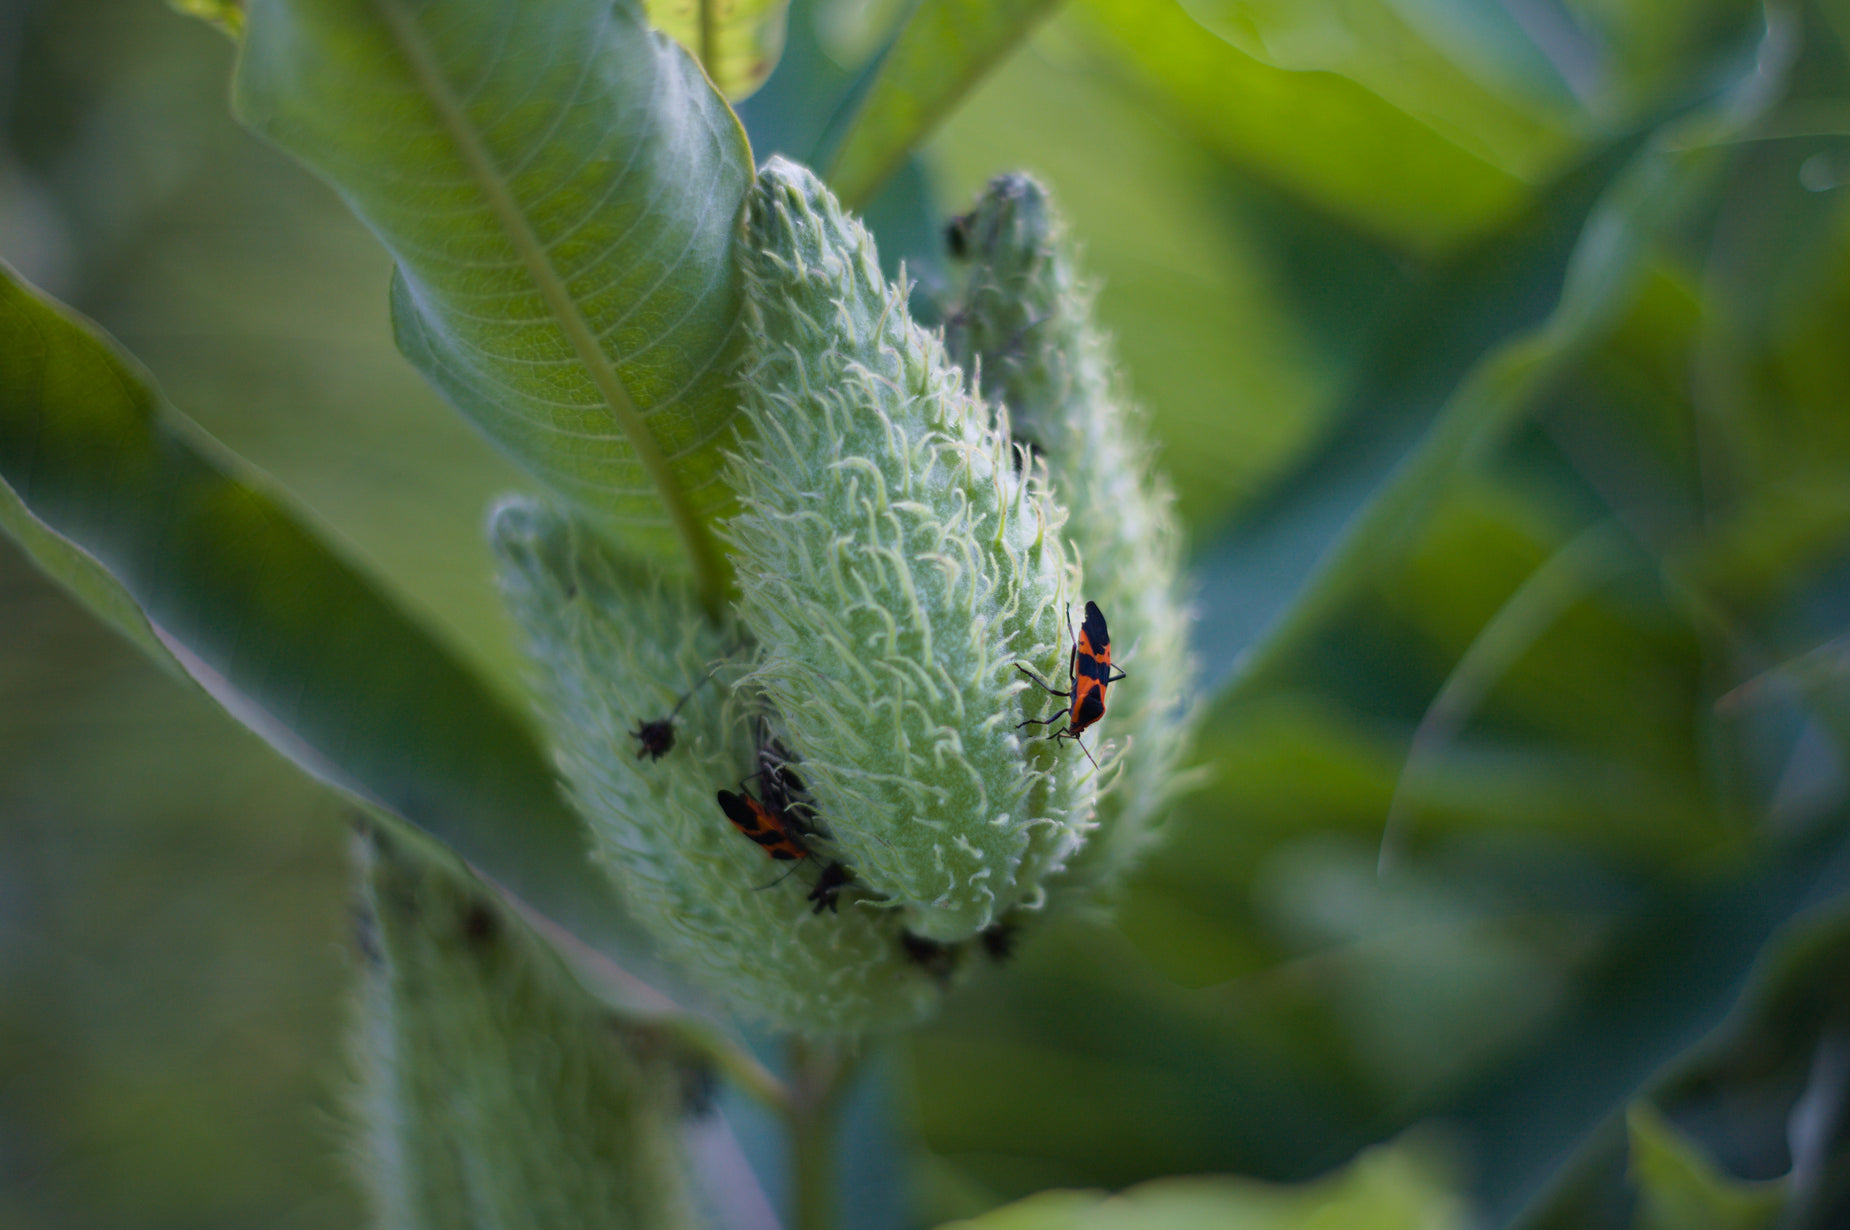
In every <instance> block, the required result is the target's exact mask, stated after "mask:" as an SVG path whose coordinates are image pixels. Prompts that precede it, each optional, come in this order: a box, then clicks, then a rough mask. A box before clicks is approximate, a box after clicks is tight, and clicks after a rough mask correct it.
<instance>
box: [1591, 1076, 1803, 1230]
mask: <svg viewBox="0 0 1850 1230" xmlns="http://www.w3.org/2000/svg"><path fill="white" fill-rule="evenodd" d="M1625 1131H1626V1135H1627V1136H1628V1137H1629V1138H1630V1142H1631V1175H1632V1182H1633V1183H1635V1184H1636V1185H1637V1187H1638V1194H1639V1197H1640V1201H1641V1207H1640V1209H1639V1219H1638V1223H1637V1225H1638V1230H1686V1228H1687V1227H1701V1228H1702V1230H1768V1227H1770V1226H1772V1225H1773V1223H1774V1219H1775V1218H1777V1217H1778V1216H1779V1212H1780V1208H1781V1206H1782V1205H1784V1203H1785V1197H1786V1184H1785V1182H1784V1180H1779V1179H1775V1180H1772V1181H1770V1182H1765V1183H1749V1182H1746V1181H1744V1180H1741V1179H1736V1178H1733V1177H1732V1176H1730V1175H1727V1174H1725V1173H1723V1172H1722V1171H1721V1170H1719V1169H1718V1168H1717V1167H1716V1165H1715V1163H1714V1162H1713V1161H1712V1160H1710V1159H1709V1158H1708V1157H1707V1156H1705V1155H1704V1154H1703V1152H1702V1149H1701V1148H1700V1147H1699V1146H1698V1145H1697V1144H1696V1142H1695V1141H1693V1140H1691V1139H1690V1138H1689V1137H1687V1136H1685V1135H1683V1133H1681V1132H1679V1131H1677V1130H1676V1128H1674V1127H1672V1126H1671V1124H1670V1122H1669V1121H1668V1120H1666V1119H1665V1118H1664V1117H1663V1116H1662V1115H1660V1114H1659V1113H1658V1112H1657V1111H1656V1109H1655V1108H1653V1107H1652V1106H1651V1104H1650V1103H1649V1102H1634V1103H1632V1104H1631V1105H1630V1106H1629V1107H1627V1108H1626V1110H1625Z"/></svg>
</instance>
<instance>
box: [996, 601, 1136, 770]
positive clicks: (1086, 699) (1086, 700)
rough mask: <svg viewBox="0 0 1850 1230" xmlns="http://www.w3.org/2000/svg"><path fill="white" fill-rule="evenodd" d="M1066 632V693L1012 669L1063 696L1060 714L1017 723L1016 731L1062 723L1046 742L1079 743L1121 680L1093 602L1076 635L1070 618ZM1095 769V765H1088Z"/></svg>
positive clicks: (1025, 670) (1024, 669)
mask: <svg viewBox="0 0 1850 1230" xmlns="http://www.w3.org/2000/svg"><path fill="white" fill-rule="evenodd" d="M1066 632H1067V635H1068V636H1072V637H1073V651H1072V654H1071V655H1070V656H1069V657H1068V659H1067V664H1066V671H1067V676H1068V679H1069V683H1068V687H1067V690H1066V691H1064V692H1062V691H1060V690H1058V689H1057V688H1055V687H1054V686H1053V685H1052V684H1050V683H1048V682H1047V681H1046V680H1045V679H1042V678H1041V677H1040V676H1039V675H1036V674H1035V673H1034V672H1033V671H1031V670H1029V669H1028V668H1027V667H1025V666H1020V665H1017V666H1016V668H1015V669H1016V670H1018V671H1020V672H1021V673H1022V674H1024V675H1026V676H1027V677H1028V678H1030V679H1032V680H1034V682H1035V683H1036V684H1037V685H1038V686H1039V687H1040V688H1041V689H1042V690H1043V691H1045V692H1047V693H1048V694H1049V695H1052V696H1064V697H1066V698H1067V699H1068V702H1069V703H1068V705H1067V707H1066V711H1065V712H1064V713H1056V714H1055V715H1054V716H1053V717H1048V718H1029V719H1028V720H1027V721H1025V722H1018V723H1016V725H1015V729H1016V730H1020V729H1021V728H1022V727H1023V726H1054V725H1058V724H1059V723H1060V722H1061V721H1062V720H1064V721H1065V722H1066V727H1065V729H1063V730H1056V731H1054V732H1053V733H1051V734H1049V735H1048V736H1047V737H1048V738H1049V739H1071V740H1072V741H1073V742H1075V743H1079V736H1080V735H1082V734H1084V733H1085V732H1086V730H1087V729H1088V728H1089V727H1091V726H1092V725H1093V724H1094V723H1095V722H1097V721H1098V720H1099V719H1100V718H1102V717H1104V716H1105V692H1106V689H1108V688H1109V687H1110V686H1111V685H1112V684H1114V683H1116V682H1117V681H1118V680H1120V679H1122V678H1124V672H1123V671H1117V672H1116V673H1115V674H1114V673H1113V671H1114V670H1116V668H1115V667H1113V666H1112V664H1111V632H1110V630H1109V629H1107V628H1106V627H1105V614H1104V612H1103V611H1100V610H1099V609H1098V604H1097V603H1096V602H1088V603H1086V620H1085V622H1084V623H1082V624H1080V625H1079V634H1078V635H1077V636H1074V635H1073V617H1072V615H1071V614H1069V615H1068V616H1067V617H1066ZM1079 750H1080V751H1082V752H1085V753H1086V759H1088V760H1091V759H1092V753H1091V752H1090V751H1087V750H1086V745H1085V744H1083V743H1079ZM1092 763H1093V765H1094V766H1095V767H1096V766H1097V764H1098V762H1097V761H1096V760H1094V761H1092Z"/></svg>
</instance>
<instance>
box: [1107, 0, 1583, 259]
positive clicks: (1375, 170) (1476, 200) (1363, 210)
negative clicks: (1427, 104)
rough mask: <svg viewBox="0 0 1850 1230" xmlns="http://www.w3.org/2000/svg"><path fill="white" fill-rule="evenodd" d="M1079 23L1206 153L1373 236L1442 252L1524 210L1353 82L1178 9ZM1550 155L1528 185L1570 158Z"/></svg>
mask: <svg viewBox="0 0 1850 1230" xmlns="http://www.w3.org/2000/svg"><path fill="white" fill-rule="evenodd" d="M1080 11H1081V12H1083V13H1085V14H1087V15H1088V16H1090V17H1091V18H1092V19H1093V21H1094V22H1095V23H1096V24H1097V26H1098V27H1099V29H1100V32H1101V34H1102V35H1103V37H1104V38H1105V39H1106V40H1107V42H1108V45H1111V46H1114V47H1115V48H1117V49H1118V52H1119V54H1121V55H1122V56H1123V57H1124V58H1125V60H1126V61H1127V62H1128V63H1129V64H1130V65H1132V66H1133V67H1134V68H1135V69H1136V70H1137V72H1138V78H1139V81H1140V83H1141V84H1144V85H1145V86H1146V87H1147V88H1149V89H1151V90H1153V91H1156V92H1157V93H1158V94H1159V95H1160V96H1162V97H1163V98H1165V99H1166V100H1167V101H1168V102H1169V103H1170V105H1171V107H1172V108H1173V109H1174V110H1175V112H1176V113H1177V114H1178V115H1179V116H1180V117H1181V119H1182V120H1183V121H1184V122H1185V123H1186V124H1188V125H1189V126H1190V127H1191V128H1192V129H1193V130H1194V131H1195V132H1196V133H1197V134H1198V135H1199V137H1200V139H1201V140H1202V141H1203V142H1204V143H1206V144H1207V145H1209V146H1210V147H1212V148H1213V149H1215V150H1217V151H1218V152H1219V153H1220V154H1221V155H1222V156H1223V157H1225V158H1227V159H1228V160H1229V161H1231V162H1233V163H1234V164H1235V165H1237V166H1239V167H1241V168H1243V169H1244V170H1246V171H1247V172H1249V173H1250V174H1253V175H1257V176H1259V177H1261V178H1263V179H1267V180H1270V181H1273V182H1276V183H1278V184H1279V185H1280V186H1282V187H1284V188H1286V189H1288V190H1290V191H1292V192H1295V193H1298V194H1300V195H1302V196H1303V197H1304V198H1305V199H1307V200H1310V201H1313V202H1316V203H1317V204H1319V205H1321V206H1322V207H1323V208H1325V209H1328V210H1330V211H1331V212H1333V213H1336V214H1338V215H1340V216H1341V217H1344V218H1347V219H1349V220H1351V221H1353V222H1354V223H1355V224H1356V225H1358V226H1361V227H1363V228H1365V229H1367V230H1369V231H1371V232H1373V233H1374V234H1377V235H1380V236H1383V237H1385V238H1388V239H1391V240H1393V241H1394V242H1396V243H1398V244H1401V245H1403V246H1406V247H1410V248H1413V249H1415V250H1418V251H1422V252H1431V253H1436V252H1442V251H1445V250H1448V249H1451V248H1455V247H1457V246H1458V245H1459V244H1460V243H1461V242H1462V241H1465V240H1468V239H1470V238H1473V237H1475V236H1479V235H1482V234H1483V233H1484V232H1486V231H1487V230H1489V229H1491V228H1493V227H1494V226H1496V225H1497V224H1498V223H1499V222H1501V221H1504V220H1506V219H1508V218H1510V217H1511V216H1512V215H1514V214H1515V213H1517V212H1519V211H1520V210H1521V208H1522V206H1523V203H1524V200H1525V197H1526V196H1527V189H1526V187H1525V185H1524V184H1523V182H1522V180H1521V178H1519V177H1518V176H1517V175H1515V174H1513V173H1512V172H1511V171H1510V170H1509V169H1507V168H1505V167H1501V166H1498V165H1495V164H1494V163H1492V162H1491V161H1489V160H1487V159H1486V158H1485V157H1484V156H1482V155H1480V154H1476V153H1473V152H1472V151H1471V150H1469V149H1467V148H1465V147H1463V146H1461V145H1460V144H1459V143H1458V142H1456V141H1454V140H1452V139H1450V138H1448V137H1447V136H1444V135H1442V134H1440V133H1439V132H1437V131H1435V130H1434V129H1433V128H1431V127H1429V126H1428V125H1427V124H1425V123H1422V122H1421V121H1420V120H1419V119H1416V118H1415V117H1414V116H1412V115H1409V114H1408V113H1407V112H1406V111H1403V110H1401V109H1400V108H1399V107H1396V106H1395V105H1393V103H1391V102H1389V101H1387V100H1386V99H1384V98H1382V97H1381V95H1379V94H1377V93H1374V92H1372V91H1370V90H1369V89H1368V88H1367V87H1365V86H1363V85H1361V84H1359V83H1357V82H1355V81H1351V80H1349V79H1348V78H1346V77H1342V76H1338V75H1337V74H1335V73H1328V72H1291V71H1287V70H1286V69H1284V68H1279V67H1274V66H1273V65H1271V64H1265V63H1261V62H1260V61H1258V60H1256V59H1254V58H1252V57H1251V56H1249V55H1247V54H1245V53H1244V52H1242V51H1241V50H1240V49H1239V48H1237V47H1236V46H1234V45H1233V44H1232V43H1230V42H1228V41H1226V40H1225V39H1222V38H1219V37H1217V36H1216V35H1214V34H1213V33H1211V32H1210V31H1209V30H1207V29H1206V28H1205V27H1203V26H1202V25H1201V24H1200V23H1199V22H1197V21H1196V20H1195V19H1194V18H1193V17H1191V16H1190V15H1189V13H1188V12H1187V11H1186V10H1185V9H1184V8H1183V6H1182V5H1181V4H1179V3H1176V0H1160V2H1157V3H1149V2H1147V0H1088V2H1087V3H1086V4H1085V5H1084V6H1082V8H1081V9H1080ZM1545 145H1546V148H1545V151H1544V152H1538V154H1536V155H1534V156H1533V157H1532V160H1530V161H1529V162H1528V165H1527V167H1526V169H1527V170H1529V171H1531V172H1532V173H1534V172H1541V173H1543V174H1545V173H1546V172H1545V168H1546V167H1547V166H1548V165H1549V164H1551V163H1552V162H1554V161H1556V160H1558V159H1560V158H1562V157H1564V156H1567V155H1568V154H1569V151H1570V149H1571V146H1569V145H1567V143H1565V142H1562V141H1559V140H1558V139H1557V140H1553V141H1549V142H1546V143H1545Z"/></svg>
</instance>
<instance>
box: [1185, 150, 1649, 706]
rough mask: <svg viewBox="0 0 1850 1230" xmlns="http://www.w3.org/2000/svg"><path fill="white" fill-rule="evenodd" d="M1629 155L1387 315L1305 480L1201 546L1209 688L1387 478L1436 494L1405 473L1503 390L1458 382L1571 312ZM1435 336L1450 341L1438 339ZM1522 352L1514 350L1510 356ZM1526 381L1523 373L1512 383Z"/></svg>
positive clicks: (1553, 196)
mask: <svg viewBox="0 0 1850 1230" xmlns="http://www.w3.org/2000/svg"><path fill="white" fill-rule="evenodd" d="M1627 152H1629V147H1622V148H1615V149H1612V150H1608V151H1607V152H1605V153H1604V154H1602V155H1600V156H1599V157H1597V158H1595V159H1592V160H1591V161H1589V162H1588V163H1587V164H1586V165H1585V166H1583V167H1581V168H1579V169H1577V170H1576V171H1575V172H1574V173H1573V174H1572V175H1569V176H1567V177H1565V178H1564V179H1562V180H1561V181H1560V182H1559V183H1557V184H1555V185H1554V186H1553V187H1552V188H1551V189H1550V190H1549V192H1548V193H1547V194H1546V195H1545V196H1544V197H1543V198H1542V199H1541V200H1540V201H1539V202H1538V204H1537V207H1536V209H1535V210H1534V211H1533V212H1532V213H1531V214H1530V215H1527V216H1525V217H1524V218H1523V219H1522V221H1521V222H1520V223H1518V224H1516V225H1513V226H1511V227H1509V228H1507V229H1506V230H1505V231H1504V232H1503V233H1501V234H1499V235H1498V236H1497V237H1496V238H1495V239H1494V240H1492V241H1488V242H1486V244H1485V245H1484V246H1483V247H1482V248H1480V249H1477V250H1474V251H1473V252H1471V253H1469V254H1467V255H1465V256H1464V257H1462V258H1461V259H1459V260H1458V261H1456V262H1455V263H1453V264H1452V265H1451V266H1449V267H1448V268H1447V269H1446V270H1444V271H1443V272H1442V273H1441V274H1440V275H1439V276H1438V277H1437V278H1436V279H1435V280H1434V281H1433V282H1432V283H1431V284H1430V285H1428V286H1426V287H1422V288H1420V289H1419V290H1417V291H1416V292H1415V293H1414V294H1413V295H1412V296H1410V298H1409V301H1408V302H1407V303H1405V304H1404V306H1403V309H1402V310H1398V311H1390V312H1388V313H1387V314H1386V319H1387V320H1388V322H1389V324H1388V326H1387V327H1386V328H1385V329H1384V330H1383V331H1382V333H1381V335H1380V336H1379V337H1378V338H1377V340H1376V342H1375V343H1374V345H1373V346H1371V348H1370V351H1369V355H1368V357H1366V358H1364V359H1363V360H1362V362H1361V364H1360V366H1359V369H1358V371H1357V374H1356V377H1355V380H1354V383H1353V385H1352V386H1351V390H1350V392H1349V394H1348V395H1347V396H1346V397H1344V398H1343V400H1342V403H1341V404H1340V405H1339V407H1338V409H1337V410H1336V411H1335V412H1334V413H1333V415H1332V416H1331V423H1330V427H1329V429H1328V431H1327V434H1326V437H1325V440H1326V442H1325V443H1324V445H1323V446H1322V447H1321V448H1319V449H1315V450H1311V451H1310V452H1309V453H1308V454H1307V455H1306V457H1305V459H1304V460H1303V461H1302V462H1301V463H1300V465H1299V466H1298V467H1297V469H1296V476H1295V477H1294V478H1293V479H1292V480H1290V481H1289V482H1287V483H1286V484H1285V485H1283V486H1282V487H1281V488H1279V489H1278V491H1277V492H1276V493H1275V494H1274V495H1272V496H1271V497H1270V498H1269V499H1267V500H1266V501H1265V502H1263V503H1262V504H1261V505H1260V506H1258V507H1256V508H1253V509H1250V510H1248V511H1247V512H1246V513H1245V514H1244V515H1243V516H1242V517H1241V518H1240V521H1239V523H1238V524H1237V525H1236V526H1235V527H1233V528H1232V529H1231V530H1230V531H1229V532H1228V533H1226V534H1225V535H1224V536H1223V537H1222V538H1221V539H1220V540H1219V541H1218V542H1215V543H1211V544H1209V545H1208V546H1207V547H1205V548H1204V549H1203V550H1202V551H1201V552H1200V553H1199V554H1198V555H1197V559H1196V570H1197V572H1198V573H1199V574H1200V576H1201V578H1202V595H1201V606H1202V619H1201V621H1200V623H1199V624H1198V631H1197V635H1198V640H1197V644H1198V645H1199V646H1200V653H1201V657H1202V660H1203V662H1204V663H1205V664H1206V673H1205V676H1204V679H1203V685H1204V687H1205V688H1207V689H1208V690H1210V691H1211V690H1212V689H1213V688H1214V687H1216V686H1217V685H1219V684H1220V683H1222V682H1223V681H1225V680H1226V679H1227V678H1228V677H1229V676H1230V675H1231V674H1232V673H1233V671H1234V669H1235V666H1236V661H1237V660H1238V659H1239V657H1240V655H1241V654H1242V652H1246V651H1249V647H1251V646H1252V645H1253V644H1254V643H1255V642H1257V641H1259V640H1260V638H1261V637H1262V636H1263V635H1265V634H1266V633H1267V630H1268V629H1271V628H1275V627H1276V626H1277V624H1278V621H1279V620H1281V619H1283V618H1284V617H1285V612H1286V610H1287V608H1288V607H1289V605H1290V604H1291V603H1292V602H1293V601H1295V600H1297V599H1298V596H1299V595H1300V593H1302V592H1303V590H1304V587H1306V586H1307V585H1309V584H1311V583H1312V582H1311V578H1312V577H1314V576H1316V575H1318V574H1319V573H1322V574H1323V575H1326V576H1327V575H1328V573H1327V572H1324V569H1325V567H1326V566H1327V565H1326V562H1325V558H1326V557H1325V552H1326V551H1329V550H1331V549H1332V544H1334V543H1336V542H1338V541H1340V540H1341V539H1342V538H1343V536H1344V535H1345V533H1348V532H1350V531H1351V530H1352V528H1353V527H1354V526H1355V525H1356V524H1357V522H1358V519H1359V517H1360V515H1361V513H1362V510H1363V509H1364V508H1367V507H1369V506H1370V502H1371V500H1374V499H1376V498H1378V497H1379V496H1380V494H1381V493H1382V492H1383V491H1384V490H1385V484H1387V483H1389V482H1393V483H1394V485H1395V486H1396V487H1397V488H1400V489H1402V490H1405V491H1407V492H1408V494H1409V496H1413V495H1424V496H1426V497H1428V498H1429V497H1431V496H1432V495H1434V494H1436V492H1434V491H1431V490H1429V489H1426V488H1422V487H1416V486H1414V483H1413V479H1414V477H1416V476H1412V475H1410V474H1406V473H1402V475H1401V476H1400V477H1399V478H1398V479H1396V478H1395V477H1394V476H1395V475H1396V472H1397V471H1399V470H1400V469H1401V467H1402V466H1403V464H1405V463H1407V462H1408V461H1409V460H1410V459H1411V458H1412V456H1413V455H1414V452H1415V450H1416V449H1417V448H1420V447H1422V446H1423V445H1424V444H1425V442H1426V441H1431V440H1434V439H1436V438H1437V437H1436V423H1437V422H1438V421H1440V417H1441V415H1442V414H1445V413H1449V414H1451V415H1454V416H1460V417H1463V416H1477V415H1489V414H1490V413H1492V412H1493V407H1492V406H1490V405H1489V404H1487V403H1485V402H1483V401H1469V400H1466V399H1467V398H1469V397H1471V396H1473V395H1475V396H1476V397H1479V398H1483V397H1486V396H1489V395H1491V394H1493V393H1495V392H1497V391H1498V386H1497V384H1496V382H1495V381H1493V380H1492V379H1491V374H1490V372H1489V371H1488V370H1484V371H1480V373H1479V376H1478V384H1477V386H1476V387H1475V388H1473V387H1472V386H1469V385H1467V386H1466V388H1465V389H1464V390H1461V391H1460V392H1459V393H1458V394H1454V396H1453V400H1452V403H1451V406H1450V409H1449V410H1442V407H1444V406H1445V405H1446V393H1447V391H1448V390H1451V389H1453V388H1454V387H1455V386H1457V385H1458V383H1459V381H1461V380H1462V379H1464V377H1465V376H1466V373H1467V372H1469V371H1470V369H1471V366H1472V364H1473V363H1474V362H1477V361H1478V360H1479V358H1480V356H1482V355H1483V354H1484V353H1485V351H1487V350H1491V349H1493V348H1494V347H1496V346H1498V345H1499V344H1502V343H1506V342H1507V341H1508V339H1509V338H1511V337H1512V336H1513V335H1517V334H1520V333H1522V332H1523V331H1525V330H1531V329H1534V328H1535V327H1536V326H1537V325H1538V324H1539V323H1540V322H1542V321H1543V320H1545V319H1546V318H1547V314H1548V313H1549V312H1550V311H1551V310H1559V306H1558V305H1559V303H1560V296H1561V284H1562V278H1563V276H1564V272H1565V270H1566V268H1567V266H1568V264H1569V262H1570V260H1572V259H1573V257H1574V254H1575V252H1576V250H1577V247H1578V246H1579V244H1580V243H1581V242H1583V241H1584V234H1585V228H1586V225H1587V219H1588V218H1589V216H1590V214H1591V212H1592V210H1593V209H1594V207H1595V204H1596V202H1597V201H1598V199H1599V196H1600V194H1601V193H1603V192H1604V191H1606V190H1607V189H1608V187H1609V186H1610V184H1611V182H1612V179H1613V176H1614V175H1615V174H1617V173H1618V171H1619V169H1620V168H1621V166H1622V165H1623V163H1624V158H1625V155H1626V153H1627ZM1434 338H1446V339H1448V340H1447V342H1446V344H1444V345H1432V344H1431V341H1432V339H1434ZM1531 345H1532V343H1531ZM1516 358H1517V356H1516V352H1515V351H1513V350H1512V351H1511V353H1510V354H1509V355H1508V356H1507V357H1506V358H1505V360H1504V362H1505V363H1512V362H1515V361H1516ZM1511 374H1515V373H1511ZM1533 375H1539V373H1533V372H1532V376H1533ZM1508 378H1509V377H1508V376H1506V377H1505V380H1506V381H1507V380H1508ZM1526 387H1527V386H1526V385H1525V384H1524V383H1523V382H1521V381H1518V382H1517V384H1516V386H1515V387H1514V388H1513V389H1510V390H1508V391H1510V392H1519V391H1521V390H1522V389H1524V388H1526ZM1429 431H1433V432H1434V433H1435V434H1430V435H1429V434H1428V432H1429ZM1417 477H1418V478H1420V480H1421V481H1427V482H1430V481H1433V477H1432V476H1426V475H1420V476H1417ZM1376 507H1378V505H1377V506H1376Z"/></svg>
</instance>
